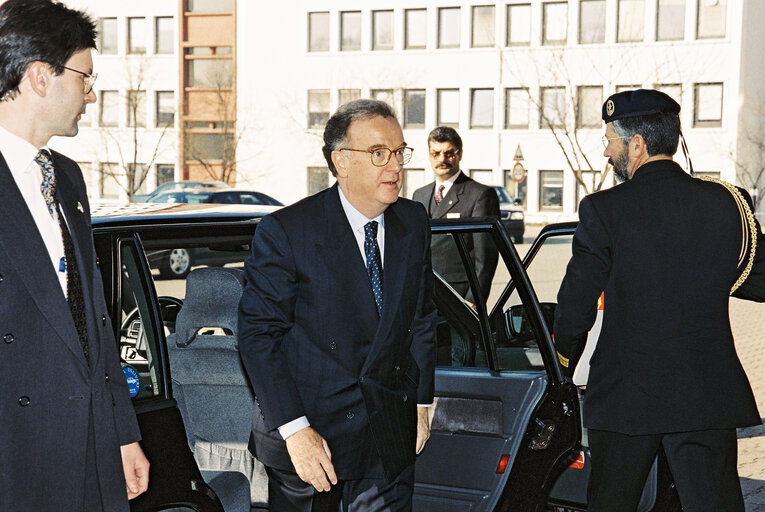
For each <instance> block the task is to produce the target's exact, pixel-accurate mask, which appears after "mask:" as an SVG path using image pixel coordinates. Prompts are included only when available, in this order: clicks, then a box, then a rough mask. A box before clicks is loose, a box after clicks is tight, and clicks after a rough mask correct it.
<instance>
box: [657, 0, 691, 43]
mask: <svg viewBox="0 0 765 512" xmlns="http://www.w3.org/2000/svg"><path fill="white" fill-rule="evenodd" d="M684 38H685V0H659V4H658V5H657V11H656V40H657V41H681V40H683V39H684Z"/></svg>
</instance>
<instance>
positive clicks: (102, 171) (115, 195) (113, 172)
mask: <svg viewBox="0 0 765 512" xmlns="http://www.w3.org/2000/svg"><path fill="white" fill-rule="evenodd" d="M98 174H99V178H100V180H99V181H100V183H99V185H100V187H99V188H100V189H101V199H119V197H120V190H122V187H121V186H120V184H119V181H118V180H119V178H120V175H121V174H123V173H120V167H119V165H117V164H116V163H112V162H102V163H101V165H100V166H99V168H98Z"/></svg>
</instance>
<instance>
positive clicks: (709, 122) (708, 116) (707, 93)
mask: <svg viewBox="0 0 765 512" xmlns="http://www.w3.org/2000/svg"><path fill="white" fill-rule="evenodd" d="M694 90H695V99H694V112H693V126H710V127H714V126H722V95H723V84H721V83H712V84H695V85H694Z"/></svg>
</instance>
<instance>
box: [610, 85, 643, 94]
mask: <svg viewBox="0 0 765 512" xmlns="http://www.w3.org/2000/svg"><path fill="white" fill-rule="evenodd" d="M635 89H640V85H639V84H631V85H617V86H616V92H624V91H633V90H635Z"/></svg>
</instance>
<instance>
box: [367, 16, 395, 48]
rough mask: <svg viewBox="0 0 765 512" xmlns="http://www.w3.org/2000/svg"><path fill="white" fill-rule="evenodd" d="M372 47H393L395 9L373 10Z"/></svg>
mask: <svg viewBox="0 0 765 512" xmlns="http://www.w3.org/2000/svg"><path fill="white" fill-rule="evenodd" d="M372 49H373V50H392V49H393V11H372Z"/></svg>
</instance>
